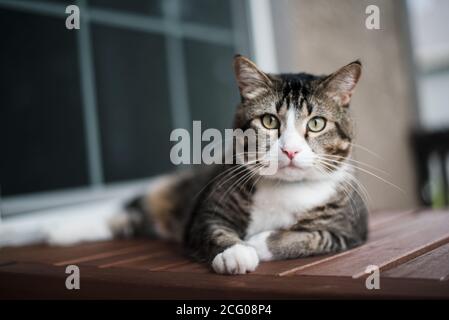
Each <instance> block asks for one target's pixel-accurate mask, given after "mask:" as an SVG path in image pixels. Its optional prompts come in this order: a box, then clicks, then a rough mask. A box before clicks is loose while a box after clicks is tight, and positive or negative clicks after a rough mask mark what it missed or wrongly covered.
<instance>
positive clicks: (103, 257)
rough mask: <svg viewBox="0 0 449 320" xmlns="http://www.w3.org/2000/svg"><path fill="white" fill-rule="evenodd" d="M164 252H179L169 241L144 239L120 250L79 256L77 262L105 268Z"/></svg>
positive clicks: (126, 263)
mask: <svg viewBox="0 0 449 320" xmlns="http://www.w3.org/2000/svg"><path fill="white" fill-rule="evenodd" d="M164 254H177V253H175V252H174V250H173V249H172V247H171V246H170V244H168V243H164V242H162V241H148V240H144V241H141V242H140V244H138V245H137V244H136V245H134V246H132V247H127V248H123V249H120V250H110V251H106V252H99V253H98V254H94V255H90V256H83V257H79V258H77V259H78V260H79V262H77V264H79V265H89V266H98V267H100V266H102V267H103V268H104V267H107V265H128V264H131V263H132V262H133V259H134V258H137V257H141V256H148V259H149V258H151V257H152V256H158V255H164ZM74 260H75V259H74ZM74 260H72V261H74ZM138 260H142V259H138Z"/></svg>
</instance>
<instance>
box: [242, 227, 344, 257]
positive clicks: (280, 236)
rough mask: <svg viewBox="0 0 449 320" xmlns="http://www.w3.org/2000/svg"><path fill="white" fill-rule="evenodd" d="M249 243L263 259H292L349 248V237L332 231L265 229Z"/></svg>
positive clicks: (249, 240)
mask: <svg viewBox="0 0 449 320" xmlns="http://www.w3.org/2000/svg"><path fill="white" fill-rule="evenodd" d="M247 243H248V244H249V245H250V246H252V247H253V248H254V249H256V251H257V255H258V256H259V259H260V260H261V261H270V260H280V259H292V258H299V257H307V256H312V255H319V254H325V253H330V252H338V251H342V250H345V249H347V248H348V244H347V239H346V238H345V237H343V236H340V235H338V234H335V233H333V232H330V231H325V230H319V231H294V230H279V231H265V232H261V233H259V234H256V235H254V236H252V237H251V238H250V239H248V241H247Z"/></svg>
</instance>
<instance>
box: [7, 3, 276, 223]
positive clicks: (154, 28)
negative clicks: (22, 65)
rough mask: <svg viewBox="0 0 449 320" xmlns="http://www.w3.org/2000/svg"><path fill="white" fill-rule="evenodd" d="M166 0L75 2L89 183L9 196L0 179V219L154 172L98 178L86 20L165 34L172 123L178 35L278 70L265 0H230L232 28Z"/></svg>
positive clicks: (122, 187)
mask: <svg viewBox="0 0 449 320" xmlns="http://www.w3.org/2000/svg"><path fill="white" fill-rule="evenodd" d="M165 1H166V2H169V5H168V6H167V7H168V8H172V11H170V10H164V12H163V16H162V17H153V16H150V15H144V14H137V13H128V12H122V11H115V10H113V9H105V8H98V7H88V6H87V1H86V0H77V1H76V2H75V4H76V5H78V7H79V8H80V12H81V27H80V30H76V31H71V32H77V39H78V58H79V62H80V81H81V97H82V104H83V106H82V108H83V118H84V130H85V133H86V151H87V155H88V156H87V157H88V159H87V164H88V168H89V185H86V186H84V187H78V188H68V189H63V190H55V191H45V192H36V193H32V194H24V195H14V196H8V197H2V195H1V185H0V219H2V218H8V217H12V216H15V215H19V214H25V213H31V212H44V211H46V210H51V209H54V208H58V207H61V208H62V207H67V206H72V205H78V204H83V203H87V202H92V201H108V200H112V199H114V200H117V199H124V198H126V197H128V196H130V195H132V194H133V193H135V192H136V191H138V190H142V189H143V188H145V187H146V186H148V184H149V183H150V182H151V181H152V180H154V178H155V177H150V178H146V179H139V180H129V181H126V182H114V183H107V184H105V183H103V177H102V172H103V170H102V159H101V145H100V137H99V134H100V131H99V125H98V119H97V117H98V113H97V101H96V86H95V74H94V71H93V70H94V66H93V52H92V47H91V40H90V38H91V31H90V25H91V23H96V24H101V25H108V26H114V27H121V28H126V29H128V30H139V31H144V32H150V33H158V34H162V35H164V36H165V37H166V54H167V59H168V70H167V73H168V78H169V83H168V87H169V88H168V91H169V92H177V94H176V95H172V94H170V96H169V99H170V108H171V110H172V112H171V113H172V115H173V118H172V123H173V127H189V126H190V111H189V110H190V109H189V105H188V99H187V94H188V92H187V86H186V77H185V73H184V72H185V61H184V60H185V59H184V52H183V45H182V41H183V39H196V40H201V41H204V42H207V43H217V44H224V45H228V46H229V45H231V46H233V47H234V48H235V50H236V52H239V53H242V54H244V55H247V56H250V57H253V58H254V59H255V61H256V63H258V64H260V66H261V67H262V68H265V69H266V70H268V71H270V72H275V71H277V70H276V69H277V66H276V57H275V46H274V37H273V30H272V21H271V19H272V17H271V14H270V9H271V8H270V6H271V3H270V0H248V1H239V0H231V18H232V29H225V28H221V27H216V26H209V25H204V24H198V23H192V22H182V21H180V19H179V17H178V16H177V13H176V11H177V9H178V8H179V4H180V1H181V0H164V5H165ZM67 5H69V4H67ZM67 5H65V4H60V3H54V2H46V1H45V0H39V1H32V2H31V1H30V2H28V1H20V2H19V1H15V0H0V8H5V9H13V10H17V11H26V12H31V13H34V14H38V15H46V16H57V17H67V14H66V13H65V8H66V6H67ZM180 73H181V75H182V76H181V77H180V76H179V74H180Z"/></svg>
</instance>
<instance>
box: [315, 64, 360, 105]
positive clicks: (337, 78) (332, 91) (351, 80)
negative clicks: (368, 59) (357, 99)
mask: <svg viewBox="0 0 449 320" xmlns="http://www.w3.org/2000/svg"><path fill="white" fill-rule="evenodd" d="M361 74H362V64H361V62H360V61H359V60H356V61H354V62H351V63H350V64H348V65H346V66H344V67H342V68H340V69H339V70H337V71H336V72H334V73H332V74H331V75H329V76H328V77H326V78H324V79H323V80H322V82H321V84H320V87H321V89H322V90H323V91H324V93H325V94H326V95H327V96H328V97H330V98H331V99H333V100H334V101H335V102H337V103H338V104H339V105H341V106H348V105H349V102H350V101H351V97H352V94H353V92H354V89H355V86H356V84H357V82H358V81H359V79H360V76H361Z"/></svg>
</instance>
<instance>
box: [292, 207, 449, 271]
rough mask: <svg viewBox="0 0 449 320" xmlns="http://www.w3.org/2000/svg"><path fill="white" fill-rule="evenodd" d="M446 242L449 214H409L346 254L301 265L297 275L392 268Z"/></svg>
mask: <svg viewBox="0 0 449 320" xmlns="http://www.w3.org/2000/svg"><path fill="white" fill-rule="evenodd" d="M447 242H449V214H447V212H422V213H419V214H411V215H409V216H406V217H404V218H403V219H401V221H400V222H398V223H395V224H388V225H386V226H385V228H381V229H380V230H378V232H377V234H376V235H375V240H373V241H371V242H368V243H367V244H365V245H363V246H361V247H358V248H355V249H353V250H351V251H349V252H348V253H347V254H345V255H343V256H341V257H338V258H336V259H333V260H331V261H324V262H323V263H321V264H315V265H313V267H311V268H303V269H302V270H299V271H297V272H294V273H295V274H296V275H321V276H324V275H328V276H352V277H361V276H363V275H364V271H365V268H366V267H367V266H368V265H377V266H378V267H379V268H380V269H381V270H387V269H391V268H392V267H395V266H397V265H399V264H401V263H404V262H406V261H408V260H411V259H413V258H415V257H417V256H419V255H421V254H424V253H426V252H428V251H430V250H433V249H435V248H437V247H438V246H441V245H443V244H445V243H447Z"/></svg>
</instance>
